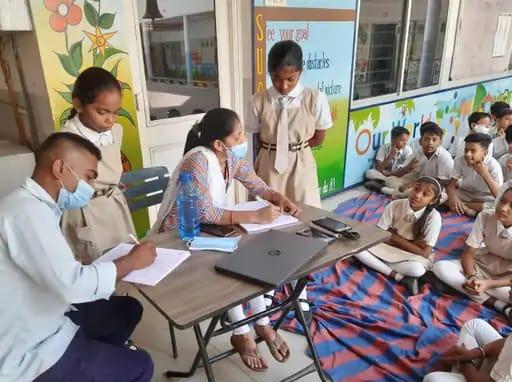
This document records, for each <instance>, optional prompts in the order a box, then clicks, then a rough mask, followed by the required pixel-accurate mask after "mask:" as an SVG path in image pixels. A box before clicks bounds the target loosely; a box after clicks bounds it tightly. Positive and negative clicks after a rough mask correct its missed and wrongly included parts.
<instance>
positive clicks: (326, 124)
mask: <svg viewBox="0 0 512 382" xmlns="http://www.w3.org/2000/svg"><path fill="white" fill-rule="evenodd" d="M268 93H269V95H270V102H271V105H272V108H273V109H280V108H281V105H280V104H279V98H280V97H283V95H282V94H281V93H279V92H278V91H277V90H276V88H274V87H273V86H272V87H271V88H269V89H268ZM284 98H285V99H286V100H287V101H288V102H290V104H289V105H288V107H287V108H288V109H295V108H299V107H301V106H302V104H303V102H304V85H302V83H300V82H299V83H297V85H296V86H295V87H294V88H293V90H292V91H291V92H290V93H288V94H287V95H286V96H284ZM313 112H314V119H315V130H327V129H329V128H330V127H331V126H332V117H331V110H330V109H329V101H328V100H327V95H326V94H325V93H323V92H318V98H317V99H316V102H315V106H314V108H313ZM247 114H248V115H247V121H246V126H245V127H246V129H247V131H249V132H251V133H259V132H260V122H259V115H258V111H257V108H256V105H255V100H254V97H253V98H252V99H251V100H250V101H249V113H247ZM290 143H293V142H290Z"/></svg>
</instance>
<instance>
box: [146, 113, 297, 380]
mask: <svg viewBox="0 0 512 382" xmlns="http://www.w3.org/2000/svg"><path fill="white" fill-rule="evenodd" d="M246 154H247V141H246V140H245V137H244V133H243V130H242V125H241V123H240V120H239V118H238V115H237V114H236V113H235V112H234V111H232V110H228V109H222V108H216V109H212V110H210V111H208V112H207V113H206V114H205V115H204V117H203V119H202V120H201V122H199V123H197V124H196V125H195V126H194V127H193V128H192V129H191V130H190V132H189V134H188V137H187V142H186V145H185V152H184V157H183V159H182V160H181V162H180V163H179V164H178V166H177V167H176V170H175V171H174V173H173V175H172V176H171V178H170V180H169V185H168V187H167V190H166V191H165V195H164V198H163V201H162V204H161V205H160V209H159V211H158V217H157V221H156V223H155V224H154V226H153V227H152V229H151V232H152V233H155V232H165V231H170V230H174V229H176V228H177V210H176V204H175V202H176V196H177V191H178V179H179V175H180V174H181V173H183V172H188V173H190V174H191V175H192V181H193V182H194V184H195V186H196V188H197V190H198V192H199V200H198V203H199V205H198V209H199V219H200V221H201V223H209V224H218V225H234V224H240V223H256V224H259V223H269V222H271V221H273V220H274V219H276V218H277V217H278V216H279V215H280V214H281V208H280V207H282V208H283V209H284V210H285V211H288V212H289V213H291V214H292V215H297V214H299V213H300V211H299V209H298V208H297V207H296V206H295V204H293V203H292V202H291V201H290V200H289V199H288V198H286V197H285V196H284V195H282V194H280V193H278V192H276V191H274V190H272V189H271V188H270V187H269V186H267V184H265V182H264V181H263V180H262V179H261V178H259V177H258V176H257V175H256V174H255V173H254V170H253V168H252V166H251V165H250V164H249V163H248V162H247V161H246V160H245V159H244V158H245V156H246ZM234 180H238V181H239V182H241V183H242V184H243V185H244V186H245V187H246V188H247V189H248V191H249V193H250V194H251V196H254V197H255V196H260V197H261V198H263V199H265V200H267V201H269V202H270V203H271V204H272V206H270V207H265V208H262V209H259V210H255V211H233V210H230V209H229V205H228V197H227V195H228V194H227V192H228V188H229V186H230V185H232V184H233V182H234ZM277 206H280V207H277ZM250 305H251V311H252V313H253V314H257V313H261V312H263V311H264V310H265V309H266V305H265V301H264V298H263V295H261V296H258V297H255V298H254V299H252V300H251V301H250ZM228 316H229V319H230V321H231V322H233V323H234V322H238V321H241V320H243V319H244V318H245V315H244V311H243V308H242V306H241V305H239V306H237V307H234V308H232V309H230V310H229V311H228ZM254 330H255V331H256V333H257V334H258V336H260V337H261V338H263V340H264V341H265V342H266V343H267V345H268V347H269V349H270V352H271V354H272V356H273V357H274V358H275V359H276V360H277V361H279V362H284V361H286V360H287V359H288V357H289V355H290V351H289V349H288V345H287V344H286V342H285V341H284V340H283V339H282V337H281V336H280V335H279V334H278V333H277V332H276V331H274V329H273V328H272V326H271V325H270V320H269V318H268V317H264V318H261V319H259V320H257V321H256V324H255V325H254ZM231 344H232V345H233V348H234V349H235V350H236V351H237V352H238V353H239V354H240V357H241V358H242V361H243V362H244V364H245V365H246V366H247V367H248V368H250V369H252V370H255V371H264V370H266V369H267V368H268V366H267V362H266V360H265V359H264V358H263V356H262V355H261V354H260V353H259V352H258V349H257V347H256V342H255V340H254V337H253V336H252V335H251V334H250V329H249V326H248V325H244V326H242V327H239V328H237V329H235V330H234V332H233V335H232V337H231Z"/></svg>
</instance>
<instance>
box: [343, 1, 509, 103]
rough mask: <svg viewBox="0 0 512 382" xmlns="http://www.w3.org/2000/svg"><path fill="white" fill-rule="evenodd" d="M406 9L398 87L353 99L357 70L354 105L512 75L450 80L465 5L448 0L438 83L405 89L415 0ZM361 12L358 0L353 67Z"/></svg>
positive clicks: (413, 96) (409, 96)
mask: <svg viewBox="0 0 512 382" xmlns="http://www.w3.org/2000/svg"><path fill="white" fill-rule="evenodd" d="M405 1H406V6H405V12H404V15H403V16H404V17H403V18H402V19H403V20H404V27H403V28H402V30H403V31H404V32H405V34H404V38H403V39H402V40H403V41H402V42H401V47H400V56H401V58H400V67H399V69H398V70H399V74H398V75H399V80H398V89H397V91H396V92H393V93H389V94H384V95H379V96H375V97H368V98H363V99H357V100H356V99H354V94H355V86H356V85H355V70H354V73H353V74H352V75H353V80H352V99H351V109H361V108H364V107H367V106H373V105H375V104H384V103H388V102H393V101H396V100H400V99H407V98H415V97H418V96H422V95H427V94H432V93H436V92H439V91H442V90H448V89H452V88H456V87H461V86H467V85H472V84H475V83H478V82H485V81H492V80H497V79H500V78H506V77H508V76H511V75H512V70H508V71H505V72H501V73H495V74H489V75H483V76H477V77H471V78H466V79H461V80H451V79H450V70H451V66H452V60H453V52H454V50H455V43H456V39H457V33H458V29H459V23H460V15H461V12H462V8H463V6H464V0H448V14H447V18H446V32H445V36H444V42H443V54H442V58H441V70H440V73H439V83H437V84H436V85H431V86H426V87H423V88H419V89H412V90H405V91H404V90H403V85H404V81H405V64H406V62H407V50H408V46H409V41H408V37H409V26H410V17H411V9H412V2H413V1H414V0H405ZM360 12H361V0H360V1H359V2H358V7H357V17H356V31H355V41H354V57H353V67H354V68H355V64H356V59H357V57H356V52H357V45H356V44H357V36H358V33H359V19H360Z"/></svg>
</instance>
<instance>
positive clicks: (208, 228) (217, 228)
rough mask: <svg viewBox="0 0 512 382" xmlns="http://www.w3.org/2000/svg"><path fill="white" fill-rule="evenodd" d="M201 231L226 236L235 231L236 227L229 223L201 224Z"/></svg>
mask: <svg viewBox="0 0 512 382" xmlns="http://www.w3.org/2000/svg"><path fill="white" fill-rule="evenodd" d="M201 231H203V232H204V233H208V234H210V235H213V236H218V237H228V236H231V235H233V234H234V233H235V232H236V229H235V228H234V227H232V226H229V225H216V224H201Z"/></svg>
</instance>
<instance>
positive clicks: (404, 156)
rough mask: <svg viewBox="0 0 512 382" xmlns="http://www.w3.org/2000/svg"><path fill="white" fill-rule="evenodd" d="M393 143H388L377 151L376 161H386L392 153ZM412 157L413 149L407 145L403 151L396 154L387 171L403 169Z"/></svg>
mask: <svg viewBox="0 0 512 382" xmlns="http://www.w3.org/2000/svg"><path fill="white" fill-rule="evenodd" d="M392 144H393V143H392V142H388V143H386V144H384V145H381V146H380V147H379V150H378V151H377V155H376V156H375V160H378V161H381V162H383V161H384V159H386V157H387V156H388V155H389V152H390V151H391V145H392ZM411 155H412V149H411V148H410V147H409V146H408V145H405V146H404V147H403V148H402V149H400V150H399V151H397V152H396V154H395V156H394V157H393V158H392V159H391V162H390V164H389V165H388V166H387V168H386V170H388V171H396V170H398V169H399V168H401V167H403V166H404V164H405V163H406V162H407V161H408V160H409V158H410V156H411Z"/></svg>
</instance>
